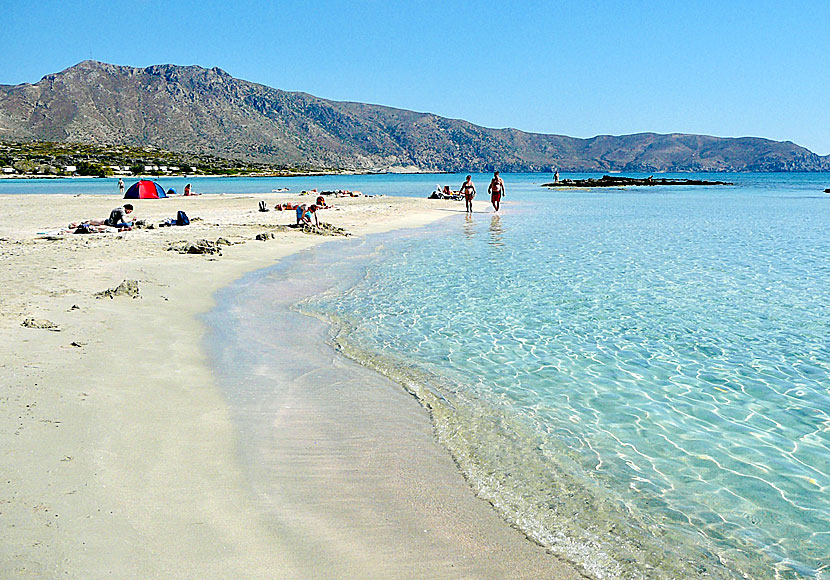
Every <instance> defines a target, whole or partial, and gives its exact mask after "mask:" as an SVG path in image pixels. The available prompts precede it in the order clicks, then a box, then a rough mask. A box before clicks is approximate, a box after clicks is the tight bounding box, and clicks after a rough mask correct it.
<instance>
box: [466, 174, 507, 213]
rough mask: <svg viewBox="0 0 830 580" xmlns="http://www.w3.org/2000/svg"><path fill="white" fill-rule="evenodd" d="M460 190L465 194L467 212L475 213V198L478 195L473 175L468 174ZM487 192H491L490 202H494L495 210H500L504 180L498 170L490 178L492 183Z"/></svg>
mask: <svg viewBox="0 0 830 580" xmlns="http://www.w3.org/2000/svg"><path fill="white" fill-rule="evenodd" d="M459 191H460V192H461V195H463V196H464V201H465V202H466V204H467V213H473V198H475V196H476V186H475V183H473V177H472V175H468V176H467V179H466V180H465V181H464V183H462V184H461V189H460V190H459ZM487 193H489V194H490V203H491V204H493V210H494V211H499V208H500V207H501V198H503V197H504V180H503V179H502V178H501V177H499V172H498V171H495V172H493V179H491V180H490V185H489V186H487Z"/></svg>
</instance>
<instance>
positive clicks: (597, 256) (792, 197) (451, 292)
mask: <svg viewBox="0 0 830 580" xmlns="http://www.w3.org/2000/svg"><path fill="white" fill-rule="evenodd" d="M547 177H548V176H540V175H536V176H534V175H523V176H507V179H506V183H507V192H508V197H507V203H506V206H505V208H504V210H503V212H502V215H501V216H493V215H492V214H491V213H476V214H474V215H473V216H472V217H469V218H465V217H462V216H458V217H453V218H451V219H448V220H445V221H444V222H442V223H441V224H439V225H437V226H433V227H431V228H429V229H428V230H425V231H422V232H420V233H417V234H412V235H399V236H397V237H386V238H383V240H382V241H379V242H378V243H379V244H380V248H379V256H380V257H379V258H378V259H376V260H373V261H372V262H371V263H370V264H369V265H368V266H367V267H366V268H367V269H366V273H365V276H364V277H363V278H362V279H361V280H360V282H358V283H357V284H356V285H354V286H352V287H351V288H349V289H347V290H343V289H340V290H337V291H330V292H326V293H324V294H322V295H320V296H317V297H315V298H312V299H310V300H308V301H306V302H305V303H304V304H303V305H302V306H301V308H302V309H303V310H305V311H308V312H310V313H314V314H315V315H317V316H322V317H326V318H328V319H330V320H332V321H334V322H336V323H337V326H338V328H340V332H339V334H338V335H337V338H336V340H337V342H338V343H339V345H340V347H341V348H342V349H343V352H345V353H347V354H348V355H349V356H351V357H352V358H355V359H356V360H358V361H360V362H363V363H364V364H366V365H367V366H369V367H371V368H374V369H376V370H378V371H380V372H383V373H385V374H387V375H389V376H391V377H393V378H395V379H396V380H398V381H399V382H401V383H402V384H404V385H405V386H406V387H407V388H408V389H410V390H411V391H413V392H415V393H416V394H418V395H419V397H420V398H421V399H422V400H423V401H425V404H426V406H427V407H428V408H429V409H430V411H431V412H432V414H433V418H434V421H435V424H436V433H437V435H438V437H439V439H441V441H442V442H443V443H444V444H445V445H447V446H448V447H449V448H450V449H451V451H452V453H453V454H454V456H455V457H456V460H457V462H458V464H459V466H460V468H461V469H462V471H463V472H464V474H465V476H466V477H467V479H468V481H469V482H470V484H471V486H472V487H473V488H474V489H475V490H476V492H477V493H478V494H479V495H480V496H482V497H484V498H486V499H488V500H489V501H490V502H491V503H493V505H494V506H495V508H496V509H497V510H498V511H499V512H500V513H501V514H502V515H503V516H504V517H505V518H506V519H507V520H508V521H510V522H512V523H514V524H515V525H517V526H518V527H519V528H521V529H522V530H523V531H525V533H527V534H528V535H529V536H530V537H532V538H534V539H535V540H537V541H539V542H540V543H542V544H544V545H546V546H548V547H549V548H550V549H551V550H552V551H554V552H556V553H559V554H561V555H563V556H565V557H567V558H568V559H569V560H571V561H574V562H576V563H577V564H579V565H580V566H582V567H583V568H584V569H585V570H586V571H587V572H588V573H589V574H591V575H592V576H595V577H599V578H686V577H704V576H706V577H712V578H740V577H746V578H776V577H778V578H826V577H827V574H828V573H827V568H828V564H830V494H828V493H827V491H828V487H830V415H829V414H828V413H830V195H827V194H824V193H822V190H823V189H824V187H827V186H828V184H826V183H824V181H823V180H824V177H823V176H821V175H815V174H812V175H787V174H783V175H782V174H775V175H736V176H729V177H730V179H731V180H734V181H736V183H737V185H736V186H734V187H729V188H690V189H684V188H680V187H676V188H661V189H654V188H637V189H629V190H620V189H617V190H604V191H593V192H578V191H570V192H566V191H555V192H554V191H547V190H544V189H541V188H540V187H539V186H538V184H539V183H540V182H541V181H542V180H545V179H546V178H547ZM720 177H721V178H722V177H723V176H720ZM435 179H436V177H435V176H433V177H431V178H430V180H429V182H432V181H434V180H435ZM439 181H441V180H440V178H439ZM828 181H830V179H828ZM478 182H479V189H484V187H486V176H480V177H478ZM411 193H412V194H416V193H417V192H411ZM335 267H336V266H335V265H331V264H329V265H327V268H335Z"/></svg>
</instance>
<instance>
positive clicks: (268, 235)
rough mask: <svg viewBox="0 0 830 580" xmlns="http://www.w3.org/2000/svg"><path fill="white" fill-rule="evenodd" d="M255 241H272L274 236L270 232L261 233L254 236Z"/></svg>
mask: <svg viewBox="0 0 830 580" xmlns="http://www.w3.org/2000/svg"><path fill="white" fill-rule="evenodd" d="M255 239H257V240H260V241H265V240H273V239H274V234H272V233H271V232H262V233H261V234H257V235H256V236H255Z"/></svg>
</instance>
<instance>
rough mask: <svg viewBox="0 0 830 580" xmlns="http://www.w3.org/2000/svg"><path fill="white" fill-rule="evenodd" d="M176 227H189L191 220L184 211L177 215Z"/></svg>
mask: <svg viewBox="0 0 830 580" xmlns="http://www.w3.org/2000/svg"><path fill="white" fill-rule="evenodd" d="M176 225H177V226H189V225H190V218H189V217H187V214H186V213H184V212H183V211H182V210H179V212H178V213H177V214H176Z"/></svg>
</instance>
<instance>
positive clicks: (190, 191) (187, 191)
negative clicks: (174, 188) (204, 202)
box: [184, 183, 202, 195]
mask: <svg viewBox="0 0 830 580" xmlns="http://www.w3.org/2000/svg"><path fill="white" fill-rule="evenodd" d="M184 194H185V195H202V194H201V193H194V192H193V189H192V188H191V187H190V184H189V183H188V184H187V185H185V186H184Z"/></svg>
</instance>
